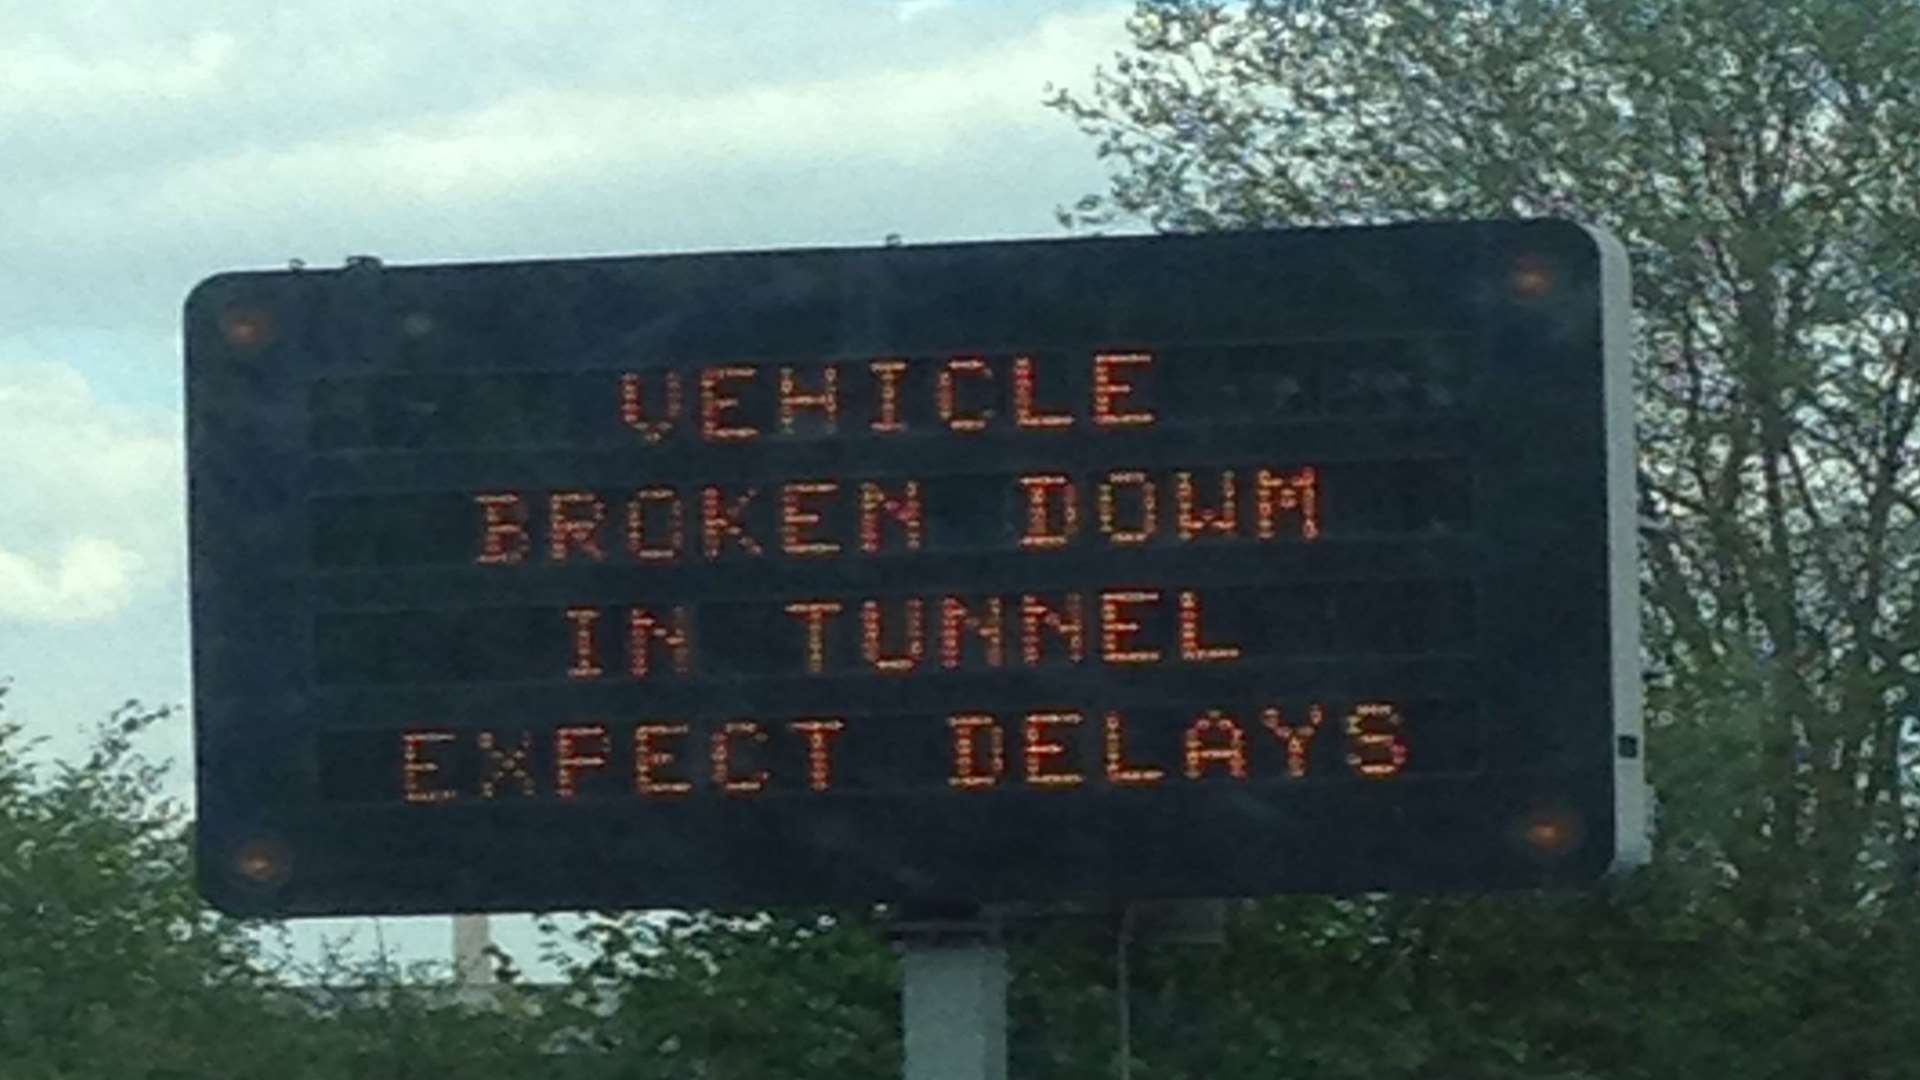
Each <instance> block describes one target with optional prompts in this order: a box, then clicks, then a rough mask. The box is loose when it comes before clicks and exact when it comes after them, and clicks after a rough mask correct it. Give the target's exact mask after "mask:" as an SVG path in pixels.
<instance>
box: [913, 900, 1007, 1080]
mask: <svg viewBox="0 0 1920 1080" xmlns="http://www.w3.org/2000/svg"><path fill="white" fill-rule="evenodd" d="M893 938H894V946H895V950H896V951H897V952H898V953H899V955H900V973H901V995H900V1013H901V1020H902V1028H903V1032H904V1036H905V1043H906V1080H1006V1076H1007V950H1006V947H1005V945H1003V944H1002V942H1001V939H1000V932H999V927H998V925H997V924H996V923H995V922H994V921H993V920H991V919H988V918H984V917H980V916H978V915H974V916H972V917H967V918H956V917H951V916H949V917H940V916H930V917H915V916H913V915H909V916H908V917H907V918H905V919H903V920H902V921H901V922H898V923H896V924H895V926H894V930H893Z"/></svg>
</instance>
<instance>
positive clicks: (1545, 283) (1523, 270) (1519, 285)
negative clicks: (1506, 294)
mask: <svg viewBox="0 0 1920 1080" xmlns="http://www.w3.org/2000/svg"><path fill="white" fill-rule="evenodd" d="M1508 283H1509V284H1510V285H1511V286H1512V287H1513V291H1514V292H1515V293H1517V294H1518V295H1520V296H1525V297H1530V298H1531V297H1539V296H1545V295H1547V294H1548V293H1550V292H1552V291H1553V286H1554V278H1553V270H1552V268H1550V267H1549V266H1548V265H1547V263H1546V261H1545V260H1544V259H1540V258H1538V257H1536V256H1533V255H1522V256H1521V257H1520V258H1519V259H1518V260H1516V261H1515V262H1514V266H1513V276H1512V277H1511V278H1509V279H1508Z"/></svg>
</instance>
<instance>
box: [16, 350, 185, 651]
mask: <svg viewBox="0 0 1920 1080" xmlns="http://www.w3.org/2000/svg"><path fill="white" fill-rule="evenodd" d="M182 460H183V453H182V446H181V439H180V433H179V420H178V416H177V414H175V413H173V412H172V411H170V410H165V409H135V408H129V407H125V406H118V405H111V404H107V403H104V402H102V401H100V400H99V399H98V398H97V397H95V395H94V393H93V390H92V388H91V387H90V386H88V384H87V382H86V380H85V378H83V377H82V376H81V375H80V373H79V372H78V371H76V370H74V369H73V368H71V367H69V366H66V365H64V364H54V363H18V362H16V363H0V506H3V507H5V508H6V513H5V515H4V516H0V623H5V622H76V621H89V620H99V619H105V618H108V617H110V616H113V615H116V614H118V613H119V612H121V611H122V610H123V609H124V608H125V607H126V606H127V605H128V604H129V603H131V602H132V601H133V600H134V599H135V598H136V597H138V596H139V595H141V594H143V593H148V592H151V591H164V590H174V589H177V588H178V586H179V583H180V580H181V571H182V568H183V565H184V561H185V540H184V534H185V529H184V521H183V519H184V514H183V510H182V498H181V496H182V489H183V486H184V481H183V474H182V467H183V466H182Z"/></svg>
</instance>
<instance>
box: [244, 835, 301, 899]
mask: <svg viewBox="0 0 1920 1080" xmlns="http://www.w3.org/2000/svg"><path fill="white" fill-rule="evenodd" d="M233 869H234V870H235V872H237V873H238V874H239V875H240V876H241V877H243V878H245V879H246V880H248V881H250V882H252V883H253V884H255V885H260V886H265V887H272V886H276V885H280V884H282V883H284V882H285V881H286V880H287V877H288V876H289V875H290V874H291V873H292V870H293V859H292V857H291V856H290V855H288V853H287V849H286V847H285V846H284V845H282V844H280V843H278V842H277V841H274V840H272V839H269V838H267V837H264V836H262V837H255V838H254V839H252V840H249V841H247V842H246V843H244V844H241V845H240V847H239V849H238V850H236V851H235V852H234V855H233Z"/></svg>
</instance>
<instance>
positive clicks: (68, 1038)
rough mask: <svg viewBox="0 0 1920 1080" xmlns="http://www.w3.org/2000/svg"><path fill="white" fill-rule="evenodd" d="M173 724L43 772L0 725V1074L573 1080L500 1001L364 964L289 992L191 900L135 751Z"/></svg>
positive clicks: (245, 944)
mask: <svg viewBox="0 0 1920 1080" xmlns="http://www.w3.org/2000/svg"><path fill="white" fill-rule="evenodd" d="M5 690H6V684H5V682H4V681H0V699H4V696H5ZM174 716H175V714H174V713H172V712H171V711H170V710H166V709H148V708H144V707H142V706H140V705H139V704H138V703H135V702H129V703H128V704H127V705H126V706H124V707H122V708H121V709H119V710H118V711H116V712H115V713H114V715H113V716H112V718H111V719H109V720H108V721H107V722H106V723H104V724H102V725H101V726H100V727H99V729H98V731H97V733H96V737H95V740H94V744H93V748H92V750H91V751H90V753H89V754H88V755H87V756H86V757H85V758H84V759H82V760H80V761H77V762H67V763H63V764H56V765H54V766H53V767H52V768H51V769H49V768H47V767H45V766H38V765H36V764H35V763H34V762H33V761H32V760H31V756H30V751H31V744H30V743H28V742H27V741H26V740H25V739H24V738H23V736H22V733H21V731H20V729H19V727H17V726H15V725H12V724H10V723H8V722H7V721H6V720H5V718H4V717H0V1075H4V1076H6V1077H7V1078H8V1080H96V1078H97V1080H106V1078H108V1077H112V1078H115V1080H124V1078H134V1080H140V1078H149V1080H162V1078H167V1080H176V1078H177V1080H186V1078H189V1077H191V1078H196V1080H197V1078H200V1077H213V1076H220V1077H225V1076H282V1077H288V1078H290V1080H308V1078H311V1080H349V1078H353V1080H360V1078H364V1077H383V1076H393V1077H403V1076H404V1077H411V1076H420V1075H434V1074H438V1075H479V1074H480V1073H481V1072H482V1071H485V1072H487V1073H488V1074H505V1075H511V1074H514V1073H516V1072H517V1073H523V1074H526V1075H534V1074H536V1073H537V1074H538V1075H543V1076H556V1077H565V1076H568V1075H588V1074H582V1073H578V1072H575V1073H568V1072H564V1071H561V1070H560V1069H559V1068H558V1067H557V1066H556V1063H555V1062H553V1061H552V1060H551V1055H550V1054H548V1053H546V1051H547V1050H548V1049H549V1048H550V1045H551V1044H550V1037H551V1034H552V1032H553V1030H554V1028H553V1024H552V1023H550V1022H548V1021H547V1020H546V1019H545V1018H543V1017H542V1016H540V1015H539V1014H538V1013H537V1012H534V1011H531V1010H529V1009H527V1008H525V1007H524V1005H525V1002H524V1001H521V1000H519V999H516V998H513V997H511V996H509V998H508V1000H506V1001H504V1002H503V1003H502V1005H501V1007H500V1008H497V1009H493V1010H487V1011H484V1012H483V1011H476V1010H473V1009H467V1008H461V1007H459V1006H458V1005H457V1003H454V1002H451V1001H449V1000H447V998H446V997H445V996H444V995H435V994H433V993H425V994H422V993H418V992H414V991H410V990H406V989H403V988H401V987H399V986H397V985H396V984H397V983H398V981H399V980H398V979H397V978H395V977H394V976H393V974H392V973H389V972H385V971H383V970H381V968H380V966H379V965H369V964H364V963H355V964H347V963H341V964H334V965H330V966H329V967H328V968H327V969H326V971H325V974H326V976H327V982H328V983H330V984H332V985H333V986H335V987H336V988H338V989H344V990H346V991H347V992H344V993H340V992H320V991H316V990H314V989H312V988H303V987H300V986H297V985H295V984H294V983H293V981H292V980H291V979H290V978H288V975H289V974H290V973H289V972H287V971H285V970H283V969H282V967H281V966H280V965H279V964H277V963H275V962H273V961H272V960H270V959H269V957H268V956H267V954H266V953H265V952H264V950H263V949H262V947H261V942H260V940H259V937H258V935H257V933H256V932H255V931H256V930H258V929H260V928H258V927H249V926H247V925H243V924H241V923H239V922H236V921H234V920H232V919H228V918H226V917H224V916H221V915H219V914H217V913H215V912H212V911H211V910H209V909H208V908H207V907H206V906H205V904H204V903H203V902H202V901H201V900H200V898H199V896H198V895H197V894H196V892H195V889H194V885H193V877H192V874H191V873H190V863H191V857H192V853H191V850H190V848H189V845H188V831H187V829H186V824H187V822H186V816H185V813H184V810H183V808H182V807H180V806H179V805H177V804H175V803H173V802H170V801H168V800H166V799H165V798H163V797H161V791H162V790H163V779H164V776H165V769H164V768H163V767H161V766H158V765H155V764H153V763H152V762H150V761H148V760H147V759H145V758H144V757H142V756H141V755H140V754H139V753H138V751H137V749H136V744H137V740H138V737H139V736H140V734H141V733H142V732H144V731H147V730H149V729H150V728H152V727H153V726H154V725H156V724H160V723H164V722H167V721H168V720H169V719H172V718H173V717H174ZM559 1064H565V1063H559ZM591 1075H604V1074H603V1073H602V1074H591Z"/></svg>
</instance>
